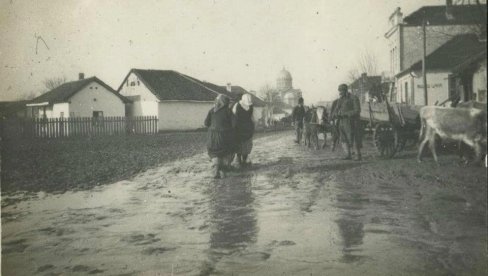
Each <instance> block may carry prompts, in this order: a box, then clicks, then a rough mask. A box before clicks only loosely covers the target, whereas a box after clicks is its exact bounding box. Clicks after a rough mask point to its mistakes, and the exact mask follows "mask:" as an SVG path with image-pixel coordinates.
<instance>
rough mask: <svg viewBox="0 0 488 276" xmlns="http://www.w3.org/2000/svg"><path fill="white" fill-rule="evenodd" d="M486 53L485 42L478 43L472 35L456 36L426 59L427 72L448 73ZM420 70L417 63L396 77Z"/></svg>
mask: <svg viewBox="0 0 488 276" xmlns="http://www.w3.org/2000/svg"><path fill="white" fill-rule="evenodd" d="M483 52H485V53H486V42H480V41H479V39H478V37H477V36H476V35H474V34H463V35H457V36H455V37H454V38H452V39H451V40H449V41H448V42H446V43H445V44H444V45H442V46H440V47H439V48H437V50H435V51H434V52H432V53H431V54H430V55H428V56H427V57H426V61H425V62H426V66H427V70H446V71H450V70H452V69H454V68H455V67H456V66H457V65H459V64H461V63H463V62H465V61H466V60H467V59H470V58H471V57H473V56H476V55H480V54H481V53H483ZM418 70H422V61H421V60H420V61H418V62H416V63H414V64H413V65H412V66H410V67H409V68H408V69H406V70H404V71H402V72H401V73H399V74H398V75H397V76H401V75H405V74H406V73H408V72H411V71H418Z"/></svg>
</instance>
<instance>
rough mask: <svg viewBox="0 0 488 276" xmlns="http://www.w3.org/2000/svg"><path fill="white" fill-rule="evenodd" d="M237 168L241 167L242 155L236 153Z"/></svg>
mask: <svg viewBox="0 0 488 276" xmlns="http://www.w3.org/2000/svg"><path fill="white" fill-rule="evenodd" d="M237 168H238V169H240V168H242V156H241V155H240V154H237Z"/></svg>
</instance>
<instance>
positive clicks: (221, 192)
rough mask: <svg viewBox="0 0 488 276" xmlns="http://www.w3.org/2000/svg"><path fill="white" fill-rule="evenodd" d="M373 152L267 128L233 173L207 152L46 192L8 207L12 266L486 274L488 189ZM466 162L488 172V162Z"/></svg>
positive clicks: (83, 271) (71, 270) (7, 257)
mask: <svg viewBox="0 0 488 276" xmlns="http://www.w3.org/2000/svg"><path fill="white" fill-rule="evenodd" d="M372 151H373V150H372V149H369V148H366V150H365V154H364V155H365V161H362V162H356V161H343V160H341V159H340V158H341V155H340V151H339V152H334V153H332V152H330V150H329V149H325V150H320V151H311V150H308V149H306V148H304V147H303V146H298V145H294V144H293V143H292V134H291V133H288V132H286V133H279V134H276V135H273V136H269V137H265V138H261V139H259V140H257V141H256V142H255V148H254V151H253V153H252V162H253V165H252V167H251V168H248V169H246V170H244V171H242V172H233V173H230V175H229V176H228V177H227V178H226V179H222V180H214V179H212V178H211V177H210V171H209V166H210V163H209V161H208V158H207V157H206V155H205V154H201V155H198V156H194V157H192V158H189V159H185V160H180V161H176V162H173V163H171V164H168V165H165V166H162V167H160V168H156V169H151V170H148V171H146V172H144V173H142V174H140V175H138V176H136V177H134V178H133V179H129V180H125V181H121V182H118V183H114V184H111V185H106V186H103V187H98V188H95V189H92V190H90V191H82V192H67V193H65V194H61V195H51V194H45V193H39V194H37V195H36V196H35V197H33V198H31V199H29V200H23V201H21V202H18V203H16V204H13V205H9V206H7V207H5V208H2V250H3V251H2V272H3V275H87V274H93V275H97V274H98V275H486V272H487V265H486V258H487V253H486V241H487V238H486V236H487V230H486V216H485V215H486V213H485V211H484V210H486V197H484V199H483V197H478V195H477V193H476V191H474V190H473V189H476V188H477V187H475V186H472V187H471V186H469V187H464V189H463V190H462V191H464V192H462V193H460V192H457V190H456V189H457V186H460V183H458V182H459V181H458V180H456V179H454V180H453V177H449V176H443V175H442V174H440V173H439V171H436V170H439V169H436V167H434V166H433V165H429V164H426V165H423V170H424V171H422V170H420V171H413V170H412V168H417V167H418V165H417V164H416V163H415V161H414V160H411V159H413V158H407V157H408V156H407V157H406V158H405V159H403V160H402V158H399V159H398V160H394V161H388V160H377V159H376V158H374V157H372V154H373V152H372ZM393 162H397V163H398V164H397V165H391V164H392V163H393ZM382 166H383V167H384V166H393V167H390V168H389V169H386V170H385V171H384V172H381V171H379V170H378V167H382ZM457 169H458V170H460V171H464V172H466V171H468V172H471V173H472V175H477V177H478V178H481V179H478V180H479V181H480V183H481V182H482V181H483V180H484V181H485V182H486V175H484V174H483V172H480V169H479V168H457ZM481 170H482V169H481ZM443 177H444V178H443ZM483 177H484V179H483ZM412 179H413V180H412ZM436 179H437V180H436ZM439 179H440V180H439ZM397 180H398V181H397ZM436 181H440V182H442V183H444V184H438V185H436V184H435V183H436ZM443 181H445V182H443ZM449 181H451V182H452V183H451V182H449ZM432 183H434V184H432ZM446 183H447V184H446ZM431 184H432V185H431ZM475 184H476V185H480V186H481V184H479V183H475ZM429 185H430V186H432V188H431V187H430V186H429ZM442 185H444V186H442ZM449 185H451V186H452V187H451V186H449ZM446 187H447V188H446ZM449 187H450V188H449ZM453 187H454V188H453ZM480 188H481V189H480V190H479V191H478V194H479V193H480V192H481V193H485V194H486V184H485V186H484V187H482V186H481V187H480ZM431 189H434V190H431ZM444 190H446V191H453V192H450V193H448V192H446V193H443V191H444ZM473 191H474V192H473ZM483 208H484V209H483Z"/></svg>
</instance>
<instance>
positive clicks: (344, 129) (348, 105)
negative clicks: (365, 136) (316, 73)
mask: <svg viewBox="0 0 488 276" xmlns="http://www.w3.org/2000/svg"><path fill="white" fill-rule="evenodd" d="M338 90H339V96H340V97H339V100H338V101H337V106H336V110H335V116H336V117H337V119H338V129H339V136H340V141H341V143H342V147H343V149H344V151H345V152H346V154H347V155H346V157H345V158H344V159H347V160H349V159H352V156H351V149H352V147H353V146H355V147H356V152H357V160H361V158H362V156H361V148H362V130H363V129H362V126H361V121H360V120H359V114H360V113H361V105H360V103H359V98H358V97H356V96H355V95H352V94H351V93H349V92H348V91H347V90H348V87H347V84H341V85H339V88H338Z"/></svg>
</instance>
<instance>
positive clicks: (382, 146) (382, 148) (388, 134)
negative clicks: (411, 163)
mask: <svg viewBox="0 0 488 276" xmlns="http://www.w3.org/2000/svg"><path fill="white" fill-rule="evenodd" d="M373 139H374V144H375V146H376V149H377V150H378V152H379V153H380V155H381V156H382V157H386V158H392V157H393V156H394V155H395V153H396V152H397V150H398V133H397V132H396V131H395V129H394V128H393V127H392V126H391V125H390V124H378V125H377V126H376V127H375V129H374V136H373Z"/></svg>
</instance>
